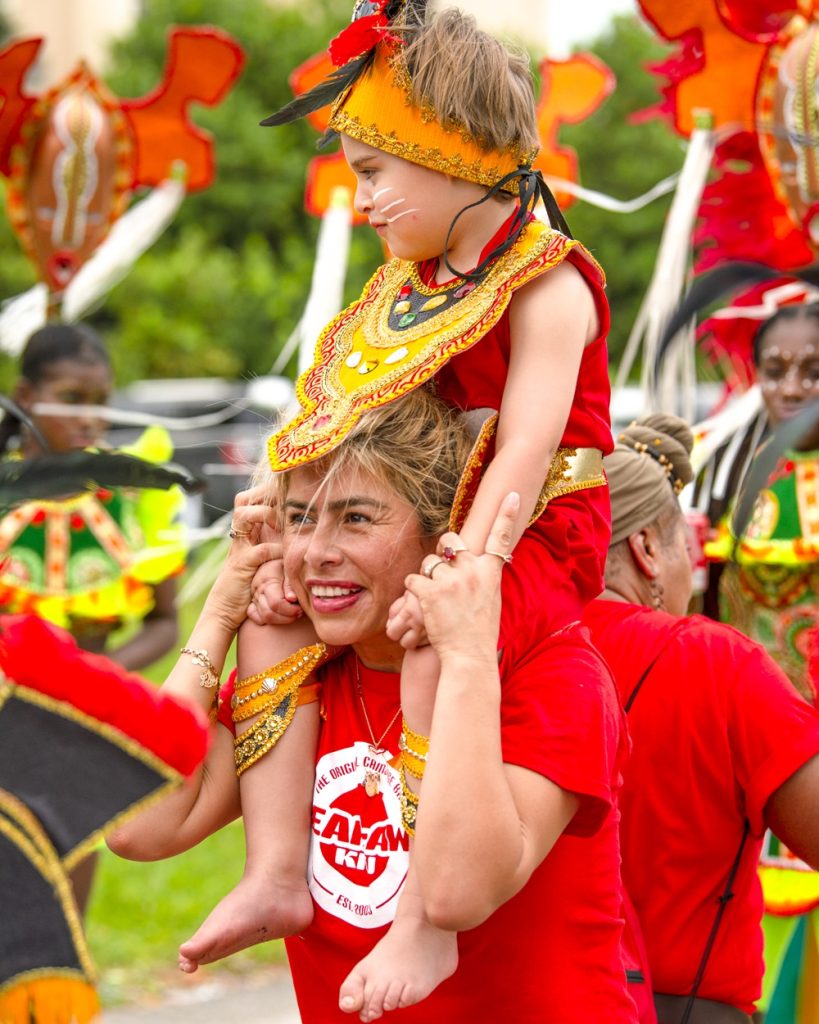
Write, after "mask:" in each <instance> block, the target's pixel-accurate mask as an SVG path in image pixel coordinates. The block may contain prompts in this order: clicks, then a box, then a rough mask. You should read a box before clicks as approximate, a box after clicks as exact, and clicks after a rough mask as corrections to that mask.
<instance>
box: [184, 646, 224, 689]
mask: <svg viewBox="0 0 819 1024" xmlns="http://www.w3.org/2000/svg"><path fill="white" fill-rule="evenodd" d="M179 653H180V654H190V656H191V661H193V663H194V665H196V666H197V668H201V669H202V671H201V672H200V673H199V682H200V684H201V685H202V686H204V687H205V689H207V690H211V689H213V687H214V686H218V685H219V673H218V672H217V671H216V666H215V665H214V664H213V662H212V661H211V660H210V658H209V657H208V652H207V651H206V650H205V649H204V648H202V650H201V651H195V650H193V649H192V648H190V647H183V648H182V649H181V650H180V651H179Z"/></svg>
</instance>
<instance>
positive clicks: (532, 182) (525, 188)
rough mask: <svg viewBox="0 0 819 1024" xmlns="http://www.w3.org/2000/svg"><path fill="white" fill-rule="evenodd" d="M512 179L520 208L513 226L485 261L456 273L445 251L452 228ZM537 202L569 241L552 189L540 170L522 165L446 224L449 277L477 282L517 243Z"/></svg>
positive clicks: (552, 224) (446, 263)
mask: <svg viewBox="0 0 819 1024" xmlns="http://www.w3.org/2000/svg"><path fill="white" fill-rule="evenodd" d="M515 178H517V179H518V200H519V205H518V208H517V210H516V211H515V216H514V217H513V219H512V223H511V225H510V226H509V234H508V235H507V236H506V238H505V239H504V240H503V241H502V242H500V243H499V244H498V245H496V246H495V248H494V249H493V250H492V251H491V252H490V253H489V254H488V255H487V256H485V257H484V259H482V260H481V262H480V263H479V264H478V265H477V267H475V269H474V270H472V271H469V272H468V273H464V272H463V271H461V270H456V269H455V267H453V266H452V264H451V263H450V262H449V259H448V257H447V252H448V251H449V239H450V237H451V235H452V232H453V230H454V228H455V225H456V224H457V223H458V221H459V220H460V218H461V217H462V216H463V214H465V213H466V211H467V210H471V209H473V208H474V207H476V206H480V205H481V203H485V202H486V201H487V199H491V198H492V197H493V196H495V195H497V194H498V192H500V190H501V189H502V188H503V187H504V185H507V184H508V183H509V182H510V181H514V180H515ZM539 199H540V200H542V201H543V205H544V206H545V208H546V213H547V214H548V215H549V223H550V224H551V226H552V227H553V228H554V229H555V230H556V231H560V232H561V233H562V234H564V235H565V236H566V237H567V238H571V237H572V233H571V231H570V230H569V225H568V224H567V223H566V218H565V217H564V216H563V214H562V212H561V210H560V207H559V206H558V205H557V200H556V199H555V197H554V195H553V194H552V190H551V189H550V188H549V186H548V185H547V184H546V182H545V181H544V180H543V175H542V174H541V173H540V171H535V170H532V168H531V167H528V166H525V165H522V166H520V167H518V168H517V169H516V170H514V171H510V172H509V174H506V175H504V176H503V177H502V178H501V179H500V181H497V182H495V184H494V185H493V186H492V187H491V188H490V189H489V190H488V191H487V193H486V195H485V196H482V197H481V198H480V199H478V200H477V201H476V202H474V203H470V204H469V206H465V207H464V208H463V209H462V210H460V211H459V212H458V213H457V214H456V216H455V219H454V220H453V221H452V223H451V224H450V225H449V231H447V235H446V241H445V242H444V254H443V256H442V259H443V261H444V266H445V267H446V268H447V270H448V271H449V272H450V274H454V276H455V277H460V278H463V279H464V280H465V281H478V280H480V278H481V276H482V275H483V273H484V271H485V270H486V268H487V267H488V266H489V264H490V263H491V262H492V261H493V260H496V259H497V258H498V257H499V256H502V255H503V254H504V253H505V252H506V251H507V250H508V249H510V248H511V247H512V246H513V245H514V244H515V242H516V241H517V240H518V238H519V237H520V233H521V231H523V229H524V227H525V226H526V223H527V222H528V220H529V218H530V216H531V215H532V213H533V211H534V209H535V207H536V206H537V203H538V200H539Z"/></svg>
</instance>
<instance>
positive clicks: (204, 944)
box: [179, 877, 313, 974]
mask: <svg viewBox="0 0 819 1024" xmlns="http://www.w3.org/2000/svg"><path fill="white" fill-rule="evenodd" d="M312 920H313V901H312V899H311V898H310V893H309V891H308V889H307V883H306V881H305V880H304V879H299V880H298V881H295V882H292V883H287V884H283V883H282V882H281V881H277V882H276V883H275V884H274V883H271V882H270V880H269V878H268V877H266V878H264V879H262V878H254V877H245V878H243V879H242V880H241V881H240V882H239V884H238V885H237V886H236V888H235V889H233V891H232V892H229V893H228V894H227V896H225V898H224V899H223V900H221V901H220V902H219V903H217V905H216V906H215V907H214V909H213V910H212V911H211V912H210V914H208V916H207V917H206V918H205V921H204V922H203V923H202V925H201V926H200V927H199V929H198V930H197V932H196V934H195V935H194V936H193V937H192V938H190V939H188V941H187V942H184V943H183V944H182V945H181V946H180V947H179V969H180V970H181V971H184V972H185V973H186V974H193V972H194V971H195V970H196V969H197V967H199V965H200V964H211V963H213V962H214V961H216V960H221V959H222V958H223V957H226V956H230V955H231V953H238V952H239V950H240V949H246V948H247V947H248V946H255V945H256V944H257V943H259V942H268V941H270V940H271V939H281V938H284V937H285V936H286V935H296V934H298V933H299V932H302V931H304V929H305V928H306V927H307V926H308V925H309V924H310V922H311V921H312Z"/></svg>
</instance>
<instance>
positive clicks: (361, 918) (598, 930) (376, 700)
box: [287, 627, 636, 1024]
mask: <svg viewBox="0 0 819 1024" xmlns="http://www.w3.org/2000/svg"><path fill="white" fill-rule="evenodd" d="M354 657H355V655H354V654H352V653H348V654H346V655H344V656H343V657H341V658H339V659H337V660H335V661H332V662H329V663H328V664H327V665H326V666H324V667H323V668H322V669H321V670H319V675H320V677H321V678H323V679H324V680H325V681H327V682H328V683H329V685H327V686H325V687H324V688H323V693H324V698H323V700H324V712H325V718H324V720H323V722H322V727H321V736H320V740H319V749H318V753H317V765H316V779H315V788H314V795H313V825H312V835H311V852H310V866H309V870H308V881H309V885H310V890H311V893H312V896H313V900H314V904H315V916H314V919H313V923H312V925H311V926H310V927H309V928H308V929H307V930H306V931H305V932H304V933H303V934H302V935H300V936H297V937H294V938H291V939H288V940H287V952H288V957H289V959H290V967H291V970H292V972H293V980H294V984H295V988H296V994H297V997H298V1000H299V1009H300V1011H301V1015H302V1020H303V1021H304V1022H305V1024H328V1022H331V1021H338V1022H342V1021H348V1020H349V1016H348V1015H346V1014H343V1013H342V1012H341V1011H340V1010H339V1009H338V990H339V986H340V985H341V982H342V981H343V980H344V978H345V977H346V975H347V974H348V973H349V971H350V970H352V968H353V967H354V966H355V964H356V963H357V962H358V961H359V960H360V959H361V958H362V957H363V956H364V955H365V954H366V953H367V952H369V950H370V949H371V948H372V947H373V946H374V945H375V943H376V942H377V941H378V940H379V939H380V938H381V937H382V935H383V934H384V933H385V931H386V929H387V927H388V926H389V923H390V922H391V921H392V918H393V916H394V914H395V907H396V904H397V901H398V896H399V894H400V890H401V886H402V884H403V881H404V878H405V877H406V871H407V863H408V858H409V850H408V841H407V837H406V835H405V834H404V832H403V829H402V826H401V809H400V793H401V784H400V780H399V776H398V772H397V770H396V768H395V767H394V765H395V764H397V763H398V738H399V733H400V724H399V722H398V721H396V723H395V725H394V727H393V728H392V730H391V731H390V732H389V733H388V734H387V737H386V739H385V740H384V743H385V744H386V747H387V750H386V752H385V753H384V754H383V755H375V754H373V753H372V752H371V750H370V748H369V740H368V737H367V728H366V725H365V722H364V718H363V716H362V711H361V705H360V703H359V700H358V697H357V694H356V683H355V679H356V673H355V670H354V661H353V659H354ZM359 672H360V678H361V684H362V687H363V693H364V701H365V703H366V707H367V712H368V715H369V716H370V718H371V720H372V721H373V722H388V721H389V720H390V718H391V717H392V716H393V715H394V714H395V712H396V709H397V707H398V700H399V677H398V675H397V674H393V673H387V672H378V671H375V670H371V669H367V668H366V667H364V666H363V665H360V664H359ZM501 680H502V688H503V689H502V695H503V696H502V704H501V722H500V729H501V742H502V751H503V759H504V761H505V762H507V763H510V764H517V765H521V766H523V767H525V768H528V769H530V770H531V771H534V772H537V773H538V774H541V775H544V776H546V777H548V778H550V779H551V780H553V781H554V782H555V783H556V784H557V785H559V786H561V787H563V788H564V789H567V790H570V791H571V792H573V793H575V794H577V796H578V797H579V799H580V806H579V809H578V811H577V814H576V815H575V817H574V818H573V819H572V821H571V823H570V824H569V827H568V828H567V829H566V831H565V832H564V833H563V835H561V836H560V838H559V839H558V840H557V842H556V843H555V845H554V847H553V848H552V850H551V851H550V852H549V854H548V856H547V857H546V858H545V860H544V861H543V862H542V864H541V865H540V866H539V867H538V868H537V869H536V870H535V872H534V873H533V875H532V877H531V879H530V880H529V882H528V883H527V884H526V885H525V886H524V888H523V889H522V890H521V891H520V892H519V893H518V894H517V895H516V896H514V897H513V898H512V899H511V900H509V901H508V902H507V903H506V904H504V905H503V906H502V907H500V908H499V909H498V910H496V911H495V913H494V914H492V916H491V917H490V918H489V919H488V920H487V921H485V922H484V923H483V924H482V925H480V926H479V927H477V928H475V929H472V930H471V931H468V932H465V933H462V934H461V935H459V936H458V946H459V953H460V963H459V966H458V969H457V971H456V972H455V974H454V975H453V976H452V977H451V978H449V979H448V980H447V981H445V982H444V983H443V984H442V985H440V986H439V988H438V989H436V990H435V991H434V992H433V993H432V995H430V996H429V998H427V999H425V1000H424V1001H423V1002H422V1003H420V1004H419V1005H418V1006H413V1007H409V1008H407V1009H403V1010H401V1011H400V1019H401V1020H402V1021H404V1022H406V1024H414V1022H419V1024H420V1022H424V1024H427V1022H429V1021H446V1022H447V1024H467V1022H468V1024H474V1022H476V1021H483V1020H487V1021H488V1020H493V1021H494V1020H510V1021H515V1024H536V1022H537V1024H540V1022H541V1021H544V1020H548V1021H549V1022H550V1024H599V1022H600V1021H606V1022H607V1024H626V1022H628V1024H633V1022H634V1021H636V1011H635V1009H634V1005H633V1003H632V1000H631V998H630V996H629V995H628V994H627V992H626V988H625V972H624V970H623V963H622V959H621V954H620V939H621V933H622V920H621V913H620V898H621V892H622V890H621V887H620V878H619V843H618V828H617V826H618V813H617V808H616V792H617V789H618V786H619V782H620V770H621V764H622V761H623V759H624V757H625V753H626V744H625V733H624V728H623V722H622V712H621V710H620V708H619V705H618V702H617V695H616V692H615V689H614V685H613V683H612V681H611V678H610V676H609V674H608V671H607V670H606V668H605V666H604V665H603V663H602V661H601V660H600V658H599V656H598V655H597V654H596V653H595V652H594V651H593V650H592V648H591V647H590V645H589V643H588V635H587V634H586V631H585V630H583V629H582V628H580V627H574V628H572V629H569V630H567V631H565V632H563V633H561V634H560V635H559V636H557V637H550V638H544V639H542V640H541V641H540V643H539V644H538V645H537V646H536V647H535V648H534V649H533V648H532V647H531V646H530V645H528V644H520V645H519V644H516V643H514V642H510V644H509V646H508V647H507V648H506V650H505V651H504V655H503V657H502V660H501ZM365 773H374V774H375V775H377V777H378V778H379V780H380V787H378V788H379V791H378V792H376V793H374V795H372V796H368V795H367V790H366V789H365V786H364V777H365ZM452 798H453V800H454V801H457V800H458V785H457V780H455V779H454V780H453V785H452ZM422 799H423V796H422ZM474 813H479V814H480V813H485V812H484V811H483V810H482V809H481V808H476V809H475V811H474ZM486 827H487V829H490V828H491V827H492V822H491V820H490V819H489V818H487V821H486ZM392 1016H393V1015H391V1014H387V1015H386V1017H385V1019H391V1017H392ZM396 1019H398V1015H396Z"/></svg>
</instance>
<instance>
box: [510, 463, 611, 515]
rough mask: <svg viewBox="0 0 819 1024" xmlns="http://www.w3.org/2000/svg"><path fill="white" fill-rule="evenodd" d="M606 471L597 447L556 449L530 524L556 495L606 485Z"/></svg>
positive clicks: (558, 496)
mask: <svg viewBox="0 0 819 1024" xmlns="http://www.w3.org/2000/svg"><path fill="white" fill-rule="evenodd" d="M607 482H608V481H607V480H606V474H605V473H604V471H603V453H602V452H601V451H600V449H599V448H558V449H557V451H556V452H555V454H554V456H553V458H552V461H551V462H550V463H549V470H548V472H547V474H546V480H545V482H544V484H543V489H542V490H541V492H540V496H539V497H538V500H537V504H536V505H535V511H534V512H533V513H532V518H531V519H530V520H529V526H531V525H532V523H534V522H535V520H536V519H539V518H540V516H541V515H542V514H543V512H544V510H545V509H546V506H547V505H548V504H549V502H550V501H553V500H554V499H555V498H560V497H561V496H562V495H564V494H573V493H574V492H575V491H585V490H586V489H587V488H589V487H605V486H606V484H607Z"/></svg>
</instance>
